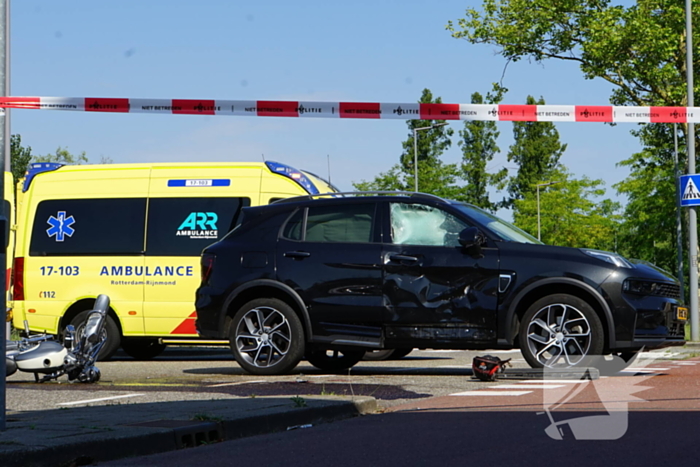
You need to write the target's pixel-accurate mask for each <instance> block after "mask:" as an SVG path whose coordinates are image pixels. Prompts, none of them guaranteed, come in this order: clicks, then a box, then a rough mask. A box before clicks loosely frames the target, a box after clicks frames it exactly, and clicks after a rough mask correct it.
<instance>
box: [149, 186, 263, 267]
mask: <svg viewBox="0 0 700 467" xmlns="http://www.w3.org/2000/svg"><path fill="white" fill-rule="evenodd" d="M244 206H250V199H249V198H151V199H150V201H149V205H148V224H147V230H148V234H147V239H146V255H147V256H199V255H200V254H201V253H202V250H203V249H204V248H205V247H207V246H208V245H211V244H212V243H214V242H216V241H218V240H220V239H221V238H222V237H223V236H224V235H226V234H227V233H228V232H229V231H230V230H231V229H232V228H233V227H234V226H235V222H236V219H237V217H238V215H239V213H240V211H241V209H242V208H243V207H244Z"/></svg>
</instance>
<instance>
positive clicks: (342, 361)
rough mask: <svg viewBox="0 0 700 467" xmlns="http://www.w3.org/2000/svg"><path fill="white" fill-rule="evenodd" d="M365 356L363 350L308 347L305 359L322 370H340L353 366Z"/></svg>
mask: <svg viewBox="0 0 700 467" xmlns="http://www.w3.org/2000/svg"><path fill="white" fill-rule="evenodd" d="M364 356H365V351H364V350H325V349H310V350H309V351H307V352H306V359H307V360H308V361H309V363H311V364H312V365H313V366H315V367H316V368H318V369H319V370H323V371H342V370H347V369H348V368H351V367H353V366H355V364H356V363H357V362H359V361H360V360H362V357H364Z"/></svg>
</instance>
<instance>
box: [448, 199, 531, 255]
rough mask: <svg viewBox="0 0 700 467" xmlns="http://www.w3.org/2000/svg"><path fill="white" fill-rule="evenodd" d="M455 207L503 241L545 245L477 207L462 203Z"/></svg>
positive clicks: (456, 204)
mask: <svg viewBox="0 0 700 467" xmlns="http://www.w3.org/2000/svg"><path fill="white" fill-rule="evenodd" d="M453 206H454V207H456V208H457V209H459V210H460V211H462V212H463V213H465V214H466V215H468V216H469V217H471V218H472V219H474V220H475V221H476V222H478V223H479V224H481V225H483V226H484V227H486V228H488V229H489V230H490V231H492V232H493V233H495V234H496V235H498V236H499V237H501V239H502V240H505V241H507V242H516V243H537V244H539V245H543V243H542V242H541V241H539V240H537V239H536V238H535V237H533V236H532V235H530V234H529V233H527V232H525V231H524V230H520V229H519V228H517V227H516V226H514V225H513V224H509V223H508V222H506V221H504V220H502V219H500V218H498V217H496V216H494V215H493V214H489V213H488V212H486V211H483V210H481V209H479V208H477V207H476V206H472V205H469V204H462V203H454V204H453Z"/></svg>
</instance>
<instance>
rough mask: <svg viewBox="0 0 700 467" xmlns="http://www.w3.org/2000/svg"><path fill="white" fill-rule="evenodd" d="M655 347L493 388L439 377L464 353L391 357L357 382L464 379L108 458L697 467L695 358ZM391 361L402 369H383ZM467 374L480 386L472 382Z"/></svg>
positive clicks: (699, 385) (698, 371)
mask: <svg viewBox="0 0 700 467" xmlns="http://www.w3.org/2000/svg"><path fill="white" fill-rule="evenodd" d="M438 355H440V354H438ZM657 355H658V357H664V358H663V359H657V360H653V361H652V360H648V359H647V360H644V361H641V362H638V363H636V364H635V365H634V366H632V367H630V369H628V370H626V371H624V372H621V373H618V374H616V375H615V376H611V377H603V378H600V379H598V380H595V381H587V382H586V381H584V382H582V381H576V380H559V381H557V380H549V381H547V382H543V381H542V380H528V379H521V380H519V381H508V380H503V381H499V382H497V383H495V384H494V383H481V382H480V383H470V382H469V381H468V379H467V378H466V377H465V376H464V375H458V374H440V373H441V372H440V368H443V373H453V372H458V370H459V369H458V368H453V366H457V365H452V364H453V363H458V362H461V361H462V360H463V359H465V358H467V357H466V356H464V355H460V356H457V357H450V358H448V359H447V362H450V363H447V362H446V360H444V359H443V360H441V359H440V358H433V357H432V356H433V353H430V352H426V353H422V352H418V353H417V354H416V356H415V357H414V360H413V364H411V365H409V366H407V367H404V364H407V363H408V362H409V361H410V360H407V361H406V362H401V363H400V364H398V365H397V364H396V363H393V364H391V363H389V362H385V363H384V364H383V365H384V366H380V367H381V368H383V370H379V369H377V368H378V367H371V366H366V367H365V365H364V364H363V365H361V368H360V369H358V372H359V373H360V375H358V378H368V377H374V378H376V377H379V376H382V377H388V378H391V380H392V381H394V382H396V381H398V380H393V378H400V379H404V378H407V379H404V380H405V381H410V382H412V384H413V385H414V386H413V387H414V388H422V389H421V390H424V391H426V392H431V391H432V392H433V393H434V394H438V393H443V392H444V389H446V388H444V387H437V386H442V385H443V384H444V383H446V382H448V381H451V380H453V379H454V380H455V381H459V380H461V381H462V383H461V388H459V389H460V390H459V391H457V392H452V393H450V394H447V395H436V396H435V397H419V398H418V397H416V398H408V399H404V400H403V401H401V402H397V399H391V400H389V401H384V402H385V404H387V405H388V407H387V408H386V409H385V411H384V413H381V414H376V415H368V416H364V417H360V418H355V419H351V420H346V421H341V422H336V423H333V424H328V425H319V426H309V427H306V428H298V429H296V430H292V431H287V432H282V433H274V434H269V435H263V436H256V437H251V438H245V439H240V440H236V441H229V442H224V443H218V444H213V445H208V446H201V447H198V448H196V449H189V450H184V451H178V452H169V453H164V454H159V455H153V456H145V457H139V458H133V459H123V460H120V461H114V462H109V463H104V464H101V465H105V466H112V467H114V466H125V467H126V466H142V465H149V466H151V467H160V466H163V467H165V466H167V467H173V466H185V465H193V464H201V465H207V466H210V467H217V466H229V465H244V464H249V463H255V464H260V465H271V466H277V465H279V466H283V465H284V466H289V465H294V466H317V465H337V466H346V465H347V466H357V465H381V466H406V465H410V466H423V465H425V466H433V465H441V466H465V465H475V464H476V465H508V466H530V465H532V466H535V465H536V466H540V465H548V464H554V463H556V464H563V465H567V466H579V465H581V466H584V465H585V466H590V465H598V464H605V465H615V464H617V465H634V466H655V467H656V466H667V465H668V466H674V467H678V466H690V465H697V459H698V455H700V448H698V446H697V444H696V443H695V442H694V440H695V438H697V434H698V429H697V426H698V422H700V359H699V358H697V357H695V358H692V359H690V360H681V359H680V358H674V357H673V356H672V355H668V354H667V355H662V354H657ZM685 356H687V355H685ZM418 363H420V365H418ZM392 368H393V369H395V370H396V371H399V372H400V373H401V374H400V375H387V373H391V371H393V370H392ZM400 368H404V369H403V370H399V369H400ZM412 372H413V374H412V375H409V374H408V373H412ZM429 372H436V373H435V374H434V375H426V374H425V373H429ZM416 373H418V376H419V377H418V378H416ZM422 376H426V377H427V378H428V379H430V380H432V381H433V382H434V384H433V386H432V389H431V388H426V387H424V386H423V384H424V382H423V381H421V377H422ZM465 380H467V382H466V384H470V385H471V384H476V386H469V387H470V388H472V387H475V389H467V390H465V387H466V386H465ZM574 387H575V388H579V387H580V388H582V389H581V390H580V391H576V390H572V389H571V388H574ZM456 389H458V388H457V387H455V388H453V389H450V390H451V391H455V390H456ZM548 399H551V400H548ZM564 401H565V404H563V405H558V404H559V403H560V402H564ZM558 438H561V439H558Z"/></svg>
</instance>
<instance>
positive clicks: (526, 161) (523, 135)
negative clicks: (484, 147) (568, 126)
mask: <svg viewBox="0 0 700 467" xmlns="http://www.w3.org/2000/svg"><path fill="white" fill-rule="evenodd" d="M526 104H528V105H535V104H537V105H543V104H544V99H543V98H541V97H540V100H539V101H537V100H535V98H534V97H532V96H527V102H526ZM513 137H514V140H515V141H514V143H513V145H512V146H511V147H510V151H509V152H508V162H513V163H515V164H517V165H518V173H517V174H516V175H515V176H514V177H511V178H510V180H509V181H508V194H509V197H508V198H505V199H504V200H503V203H502V206H503V207H512V206H513V203H514V201H515V200H517V199H523V198H524V197H525V195H527V194H530V193H534V192H535V185H536V184H537V182H540V181H542V180H547V179H551V175H550V174H551V173H552V171H553V170H554V168H555V167H556V166H557V164H558V163H559V158H560V157H561V155H562V154H563V153H564V151H566V144H561V143H560V142H559V132H558V131H557V129H556V127H555V126H554V124H553V123H551V122H513Z"/></svg>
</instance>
